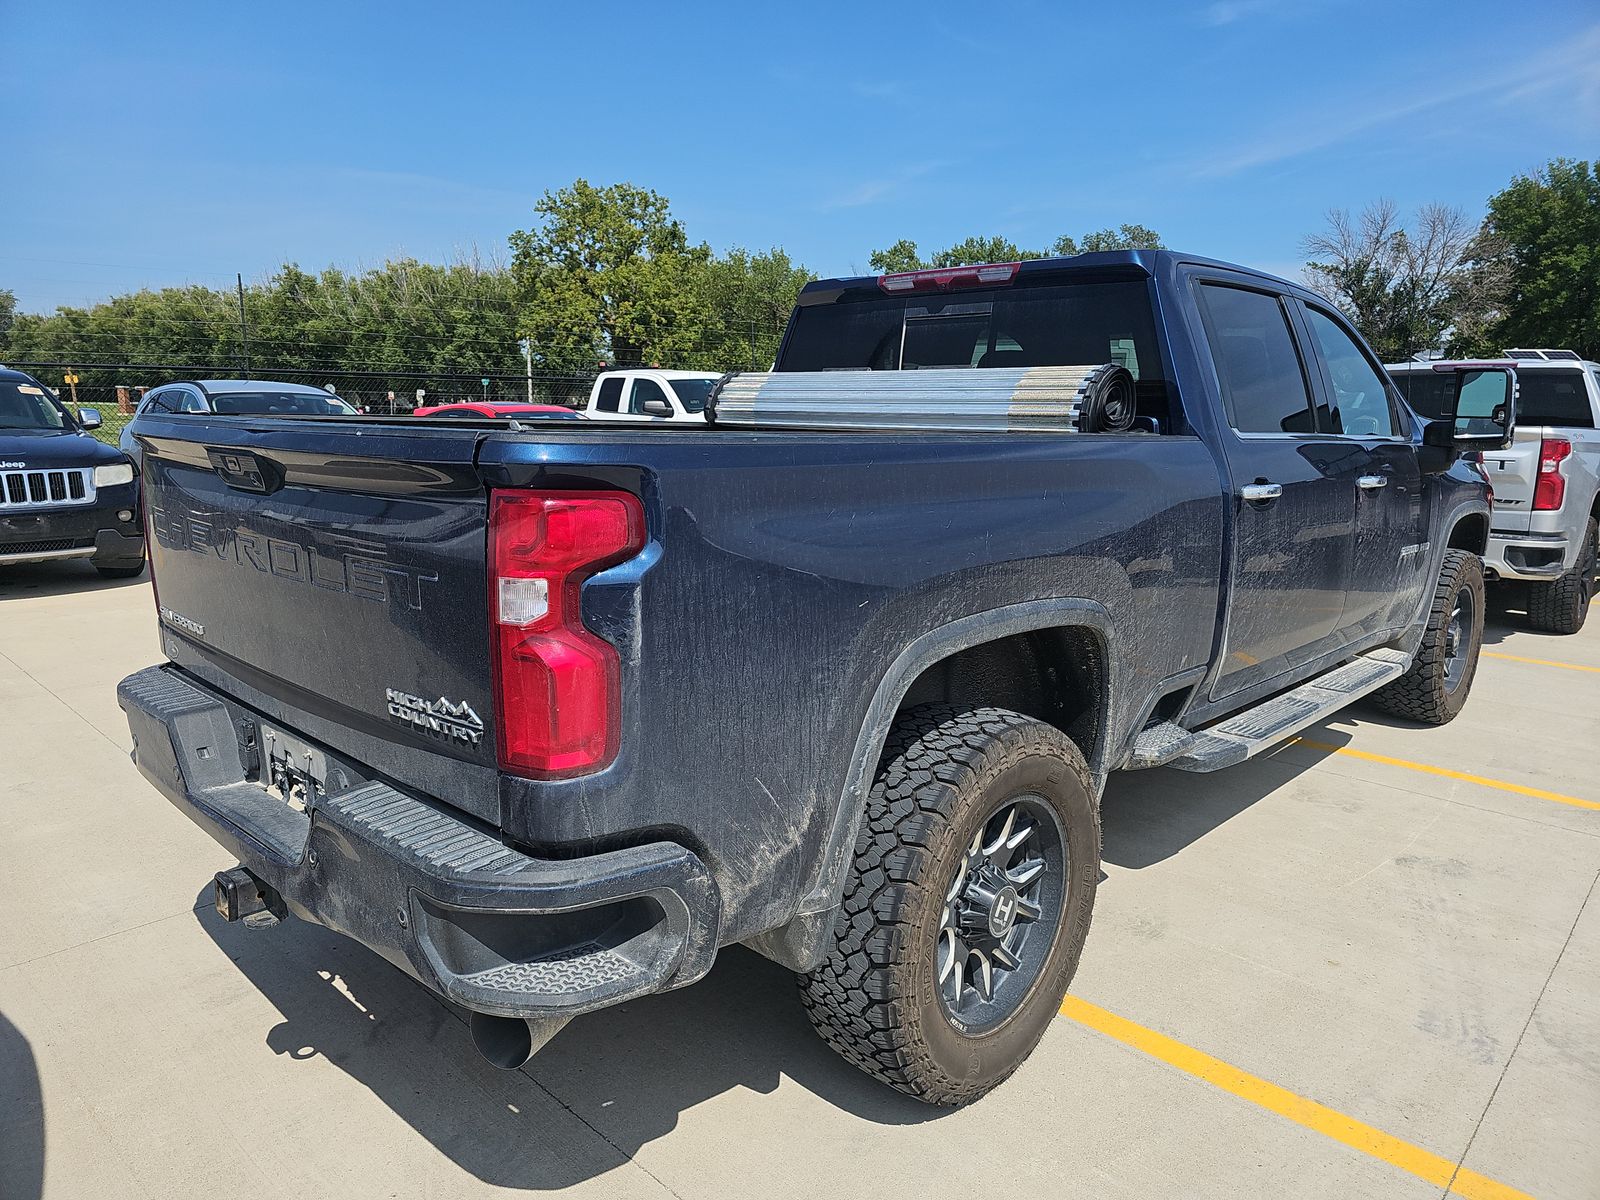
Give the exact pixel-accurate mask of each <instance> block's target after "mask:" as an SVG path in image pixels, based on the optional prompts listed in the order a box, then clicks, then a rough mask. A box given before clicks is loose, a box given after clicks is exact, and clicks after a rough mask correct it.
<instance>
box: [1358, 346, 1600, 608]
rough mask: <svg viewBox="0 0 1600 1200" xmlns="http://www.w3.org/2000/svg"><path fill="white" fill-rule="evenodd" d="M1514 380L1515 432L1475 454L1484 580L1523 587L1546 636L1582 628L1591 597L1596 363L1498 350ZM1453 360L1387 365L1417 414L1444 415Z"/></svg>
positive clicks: (1561, 353) (1598, 490) (1599, 429)
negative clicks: (1490, 493)
mask: <svg viewBox="0 0 1600 1200" xmlns="http://www.w3.org/2000/svg"><path fill="white" fill-rule="evenodd" d="M1504 357H1505V360H1507V361H1509V362H1510V363H1512V364H1514V366H1515V371H1516V377H1517V400H1516V432H1515V435H1514V437H1513V440H1512V443H1511V445H1510V446H1509V447H1507V448H1506V449H1504V450H1490V451H1485V452H1484V453H1483V467H1484V470H1485V472H1486V473H1487V474H1488V476H1489V483H1490V486H1492V487H1493V488H1494V518H1493V527H1492V529H1491V530H1490V533H1489V549H1488V552H1487V553H1486V554H1485V555H1484V556H1483V566H1484V574H1485V575H1486V576H1487V577H1488V578H1489V579H1491V580H1493V579H1502V580H1514V581H1518V582H1522V583H1526V584H1527V588H1528V619H1529V621H1530V622H1531V623H1532V624H1533V625H1534V626H1535V627H1537V628H1539V629H1543V630H1547V631H1549V632H1551V633H1576V632H1578V630H1579V629H1581V628H1583V621H1584V617H1586V616H1587V615H1588V612H1589V601H1590V600H1591V598H1592V597H1593V596H1594V585H1595V573H1596V558H1595V553H1596V552H1595V540H1596V532H1595V523H1596V520H1597V519H1600V363H1594V362H1590V361H1587V360H1585V359H1584V358H1583V357H1582V356H1580V355H1579V354H1578V353H1577V352H1576V351H1574V350H1520V349H1519V350H1507V351H1506V352H1505V356H1504ZM1459 365H1460V364H1459V363H1455V362H1407V363H1396V364H1394V365H1392V366H1390V367H1389V368H1388V370H1389V374H1390V375H1392V376H1393V377H1394V381H1395V383H1397V384H1398V385H1399V387H1400V391H1401V392H1402V393H1403V394H1404V395H1405V398H1406V399H1407V400H1408V401H1409V402H1410V403H1411V407H1412V408H1414V409H1416V410H1417V411H1418V412H1419V413H1421V414H1422V415H1423V416H1429V415H1433V414H1436V413H1438V412H1442V411H1444V406H1446V405H1448V404H1450V403H1451V397H1450V396H1449V395H1448V394H1447V393H1448V391H1449V389H1450V388H1451V387H1453V386H1454V382H1453V381H1454V380H1455V379H1456V376H1455V374H1454V371H1455V368H1456V367H1457V366H1459Z"/></svg>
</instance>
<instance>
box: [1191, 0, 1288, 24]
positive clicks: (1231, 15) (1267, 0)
mask: <svg viewBox="0 0 1600 1200" xmlns="http://www.w3.org/2000/svg"><path fill="white" fill-rule="evenodd" d="M1277 7H1278V3H1277V0H1217V2H1216V3H1215V4H1208V5H1206V7H1205V10H1204V11H1203V12H1201V14H1200V20H1201V21H1202V22H1203V23H1204V24H1206V25H1232V24H1233V23H1234V22H1235V21H1242V20H1244V19H1245V18H1246V17H1256V16H1261V15H1263V14H1265V13H1270V12H1272V11H1273V10H1274V9H1276V8H1277Z"/></svg>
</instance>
